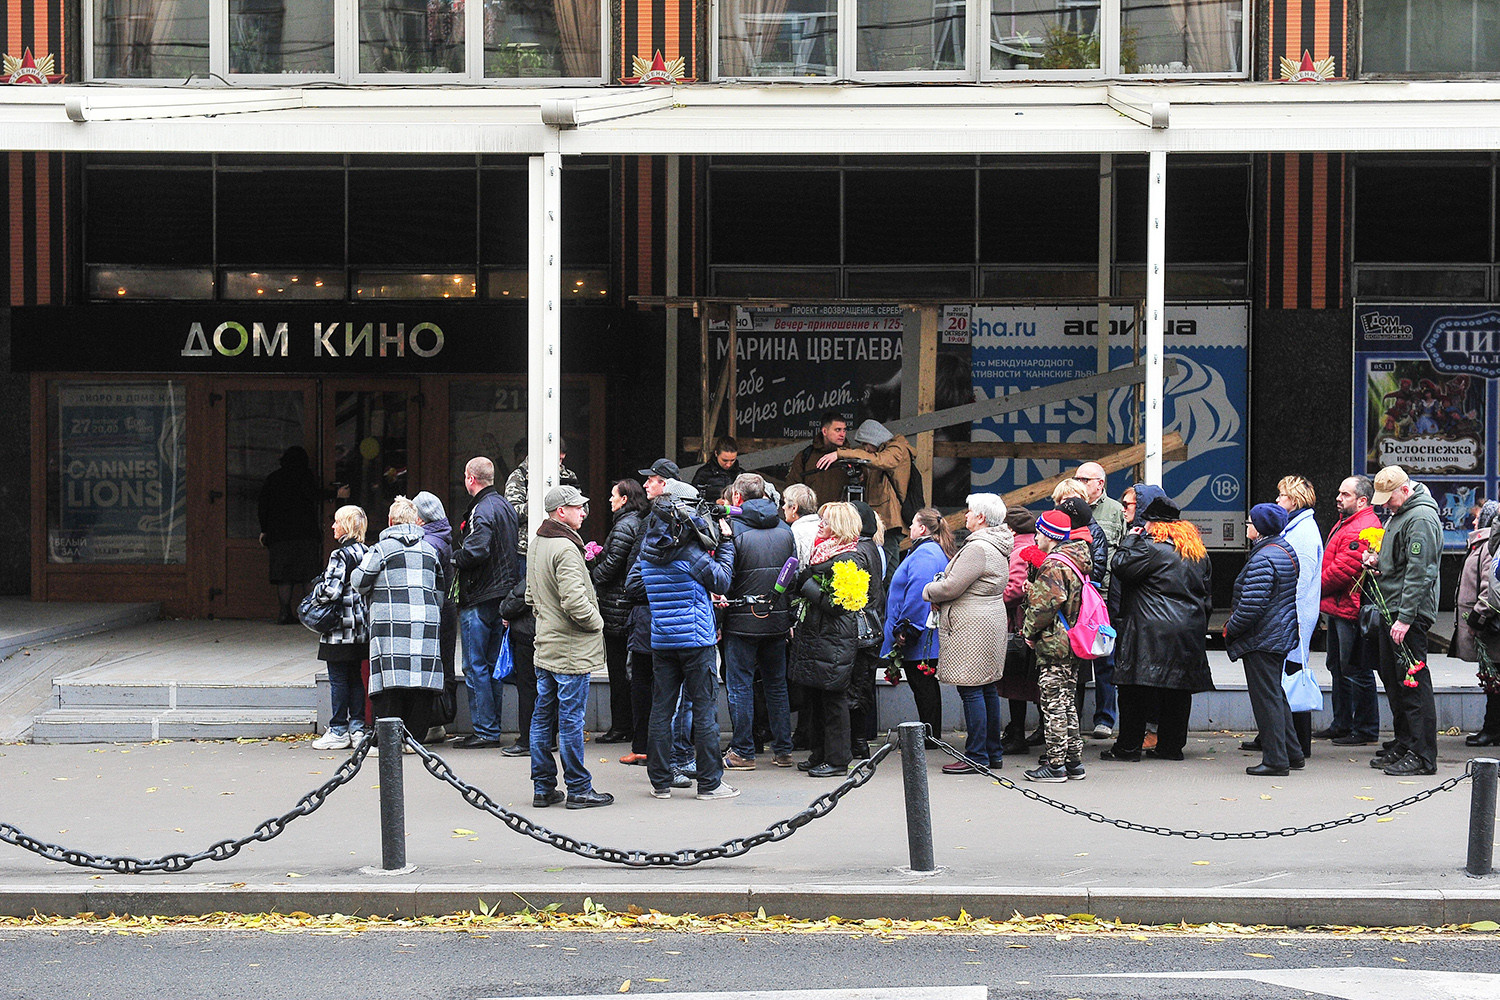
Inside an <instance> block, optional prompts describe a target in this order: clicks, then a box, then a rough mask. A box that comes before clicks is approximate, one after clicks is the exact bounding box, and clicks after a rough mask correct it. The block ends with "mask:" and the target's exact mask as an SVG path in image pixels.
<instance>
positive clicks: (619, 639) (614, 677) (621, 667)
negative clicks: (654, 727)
mask: <svg viewBox="0 0 1500 1000" xmlns="http://www.w3.org/2000/svg"><path fill="white" fill-rule="evenodd" d="M604 658H605V662H606V663H607V664H608V666H609V728H610V729H613V730H614V731H615V732H617V733H624V734H626V735H632V734H634V733H635V709H634V708H633V707H632V701H633V699H632V696H631V692H630V664H629V659H630V650H629V649H627V648H626V646H625V636H623V635H609V634H608V633H606V634H605V636H604Z"/></svg>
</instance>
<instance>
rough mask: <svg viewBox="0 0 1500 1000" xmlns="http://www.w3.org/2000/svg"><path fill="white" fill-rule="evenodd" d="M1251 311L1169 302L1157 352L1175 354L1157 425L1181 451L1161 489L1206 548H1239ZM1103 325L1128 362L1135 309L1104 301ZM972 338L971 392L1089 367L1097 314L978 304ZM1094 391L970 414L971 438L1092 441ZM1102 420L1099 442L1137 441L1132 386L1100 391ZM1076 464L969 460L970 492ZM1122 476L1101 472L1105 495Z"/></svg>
mask: <svg viewBox="0 0 1500 1000" xmlns="http://www.w3.org/2000/svg"><path fill="white" fill-rule="evenodd" d="M960 308H962V307H960ZM1249 316H1250V310H1249V307H1248V306H1246V305H1179V306H1168V307H1167V315H1166V345H1167V357H1168V358H1170V359H1172V360H1174V361H1176V363H1177V371H1176V374H1174V375H1171V376H1169V377H1168V379H1167V385H1166V402H1165V412H1164V414H1163V432H1164V433H1166V434H1170V433H1172V432H1174V431H1175V432H1177V433H1180V434H1181V435H1182V437H1183V440H1184V441H1185V442H1186V443H1187V452H1188V457H1187V459H1186V460H1184V461H1173V462H1165V463H1163V479H1164V482H1163V483H1162V488H1163V489H1165V490H1166V492H1167V494H1168V495H1169V496H1171V497H1172V498H1173V499H1174V500H1175V501H1176V502H1177V503H1178V505H1179V506H1180V507H1181V508H1182V512H1183V517H1184V518H1185V519H1187V520H1190V521H1192V522H1193V523H1194V524H1196V525H1197V526H1198V529H1199V530H1200V531H1201V532H1202V533H1203V538H1204V542H1205V543H1206V544H1207V545H1208V547H1209V548H1211V549H1243V548H1244V544H1245V516H1246V512H1247V511H1248V509H1249V506H1250V504H1249V502H1248V500H1247V497H1246V496H1245V483H1246V475H1247V449H1246V433H1247V424H1248V421H1247V419H1246V413H1247V404H1248V380H1247V359H1248V341H1249ZM1109 326H1110V329H1109V337H1110V348H1109V364H1110V367H1111V368H1112V369H1113V368H1123V367H1129V366H1130V365H1132V364H1134V363H1135V353H1134V349H1133V344H1134V339H1135V328H1134V327H1135V315H1134V311H1133V310H1130V309H1127V308H1125V307H1115V308H1113V309H1112V310H1111V312H1110V320H1109ZM944 328H946V323H945V324H944ZM970 345H971V360H972V366H973V384H974V398H975V399H995V398H997V397H999V396H1000V395H1002V394H1007V395H1008V394H1010V393H1015V392H1022V391H1024V390H1027V389H1035V388H1040V387H1041V386H1044V385H1050V384H1052V383H1055V382H1058V381H1061V380H1064V379H1069V378H1082V377H1083V376H1086V375H1094V374H1097V373H1098V310H1097V308H1096V307H1093V306H1083V305H1077V306H1072V305H1069V306H976V307H973V309H972V311H971V314H970ZM1095 399H1096V397H1094V396H1084V397H1078V398H1074V399H1069V400H1065V401H1063V402H1059V403H1052V404H1049V405H1047V406H1041V407H1034V408H1032V409H1029V410H1021V411H1018V412H1015V413H1007V414H1003V415H1001V416H999V417H995V418H991V419H987V420H981V421H976V422H975V423H974V425H973V428H972V440H974V441H1056V442H1079V443H1097V442H1098V440H1099V439H1098V437H1097V434H1096V414H1095ZM1108 427H1109V436H1108V438H1107V439H1106V440H1107V441H1109V442H1117V443H1120V445H1121V447H1124V446H1125V445H1127V444H1133V443H1136V442H1137V441H1138V440H1139V437H1138V430H1137V429H1138V428H1139V427H1140V416H1139V412H1138V408H1137V405H1136V402H1135V393H1134V391H1133V390H1132V389H1130V388H1122V389H1116V390H1113V391H1112V392H1111V393H1110V394H1109V412H1108ZM1076 466H1077V463H1076V462H1067V463H1064V462H1060V461H1057V460H1051V459H1049V460H1041V461H1033V460H1021V459H1014V460H1013V459H980V458H976V459H974V460H973V465H972V471H971V480H972V485H973V488H974V489H975V490H984V491H988V492H994V493H1002V494H1003V493H1006V492H1008V491H1010V490H1014V489H1019V488H1021V487H1023V486H1026V485H1027V484H1029V483H1034V482H1036V481H1037V480H1039V479H1046V478H1048V477H1050V476H1055V475H1058V474H1059V473H1062V472H1065V471H1068V470H1070V469H1072V468H1075V467H1076ZM1132 476H1133V473H1132V472H1131V471H1130V470H1125V471H1121V472H1117V473H1115V474H1113V475H1111V476H1110V478H1109V493H1110V495H1111V496H1113V497H1119V495H1120V494H1121V493H1122V492H1123V491H1124V490H1125V489H1127V488H1128V487H1129V486H1130V485H1131V480H1132ZM1265 499H1274V498H1269V497H1268V498H1265Z"/></svg>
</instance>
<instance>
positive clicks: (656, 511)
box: [626, 480, 739, 799]
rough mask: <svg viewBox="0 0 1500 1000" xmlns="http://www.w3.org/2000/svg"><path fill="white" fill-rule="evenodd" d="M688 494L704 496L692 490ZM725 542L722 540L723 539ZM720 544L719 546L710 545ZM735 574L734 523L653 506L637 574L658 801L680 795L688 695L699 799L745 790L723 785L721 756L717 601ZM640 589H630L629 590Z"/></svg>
mask: <svg viewBox="0 0 1500 1000" xmlns="http://www.w3.org/2000/svg"><path fill="white" fill-rule="evenodd" d="M668 486H669V487H680V488H682V489H683V490H684V491H690V492H692V493H693V494H696V492H697V491H696V490H693V488H692V487H691V486H688V485H687V484H686V483H681V484H679V483H678V482H677V481H676V480H672V481H671V482H669V483H668ZM715 535H717V538H715ZM713 542H716V543H717V544H715V545H714V547H712V548H710V547H709V546H710V544H711V543H713ZM733 573H734V532H733V529H732V528H731V527H730V525H729V522H728V521H727V520H721V521H719V522H718V525H717V527H715V526H713V525H711V524H710V523H709V522H708V521H706V520H705V519H704V518H702V517H700V516H698V515H697V514H694V513H693V512H692V509H691V508H690V507H689V506H688V505H687V503H685V502H684V501H683V500H682V499H679V497H678V496H677V495H676V490H671V491H669V492H666V493H663V494H662V495H661V496H659V497H657V498H656V499H655V500H653V501H652V502H651V516H650V517H649V518H647V520H646V533H645V535H644V536H643V538H642V540H641V557H640V559H638V560H637V561H636V564H635V566H634V567H632V568H631V570H630V577H631V580H634V579H636V578H639V580H640V581H641V583H642V584H644V586H645V588H646V597H647V601H648V602H649V604H650V607H651V659H652V666H653V670H654V673H655V678H654V681H653V685H652V692H651V729H650V736H649V739H648V745H647V751H646V753H647V756H648V759H647V762H646V774H647V776H648V777H650V779H651V794H652V795H654V796H655V797H656V798H659V799H666V798H671V796H672V777H673V775H672V712H673V709H675V708H676V706H677V698H678V694H679V692H681V691H686V693H687V699H688V702H689V703H690V704H691V705H692V709H693V743H694V745H695V747H696V748H697V757H698V798H700V799H727V798H732V797H734V796H736V795H738V794H739V790H738V789H735V788H732V787H731V786H729V785H726V784H724V783H723V781H722V778H723V777H724V762H723V759H722V758H721V757H720V756H719V713H718V683H717V677H716V675H715V674H716V672H715V670H714V666H715V662H716V661H715V657H716V654H717V647H716V645H715V640H716V638H717V633H718V626H717V623H716V622H715V620H714V606H713V596H712V595H714V594H725V593H728V592H729V585H730V581H731V579H732V578H733ZM630 589H632V584H631V583H630V582H627V583H626V590H627V591H628V590H630Z"/></svg>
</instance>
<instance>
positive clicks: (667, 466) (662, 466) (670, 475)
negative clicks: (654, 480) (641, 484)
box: [637, 458, 682, 479]
mask: <svg viewBox="0 0 1500 1000" xmlns="http://www.w3.org/2000/svg"><path fill="white" fill-rule="evenodd" d="M637 471H638V472H640V474H641V475H643V476H647V477H650V476H661V477H662V478H663V479H681V478H682V475H681V472H682V470H681V469H679V468H677V463H676V462H674V461H672V460H671V459H670V458H658V459H657V460H656V461H654V462H652V463H651V468H649V469H639V470H637Z"/></svg>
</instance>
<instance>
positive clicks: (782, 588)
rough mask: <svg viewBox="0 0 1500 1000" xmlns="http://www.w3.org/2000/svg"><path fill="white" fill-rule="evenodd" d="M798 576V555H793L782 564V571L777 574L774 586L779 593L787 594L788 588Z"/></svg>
mask: <svg viewBox="0 0 1500 1000" xmlns="http://www.w3.org/2000/svg"><path fill="white" fill-rule="evenodd" d="M796 577H797V557H796V556H792V557H791V558H790V559H788V560H787V561H786V562H785V563H784V564H782V567H781V572H780V573H777V574H776V586H775V587H774V588H773V589H774V590H775V591H776V593H777V594H785V593H786V589H787V588H788V587H790V586H791V585H792V581H793V580H794V579H796Z"/></svg>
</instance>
